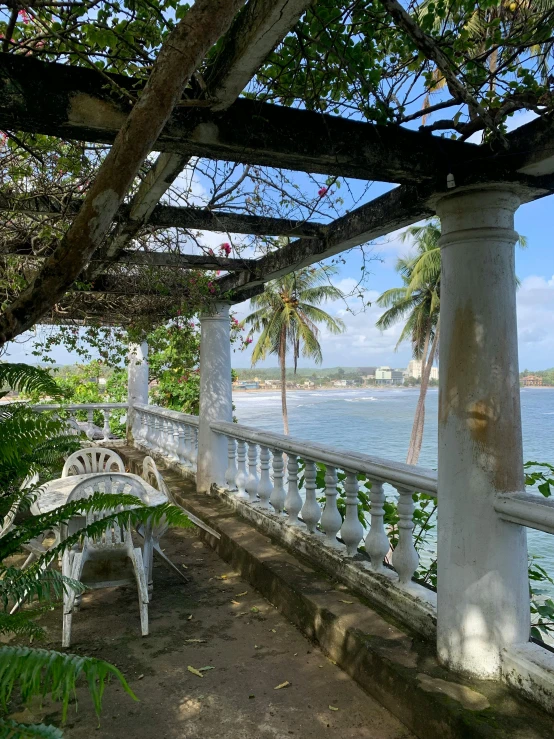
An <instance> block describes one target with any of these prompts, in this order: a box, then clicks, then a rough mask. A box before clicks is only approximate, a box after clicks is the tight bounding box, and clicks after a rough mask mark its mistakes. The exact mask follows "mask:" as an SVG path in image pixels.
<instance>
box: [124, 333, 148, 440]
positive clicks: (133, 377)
mask: <svg viewBox="0 0 554 739" xmlns="http://www.w3.org/2000/svg"><path fill="white" fill-rule="evenodd" d="M127 359H128V365H127V370H128V374H127V403H128V404H129V408H128V410H127V441H128V442H130V443H132V441H133V438H134V429H135V420H136V414H135V412H134V409H133V406H134V405H135V403H144V404H146V403H148V344H147V343H146V341H143V342H142V344H129V353H128V355H127Z"/></svg>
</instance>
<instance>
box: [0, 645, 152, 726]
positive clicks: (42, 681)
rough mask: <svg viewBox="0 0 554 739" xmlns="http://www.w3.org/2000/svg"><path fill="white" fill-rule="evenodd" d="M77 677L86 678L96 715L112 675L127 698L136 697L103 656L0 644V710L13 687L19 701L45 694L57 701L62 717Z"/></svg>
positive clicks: (4, 707) (10, 694) (64, 716)
mask: <svg viewBox="0 0 554 739" xmlns="http://www.w3.org/2000/svg"><path fill="white" fill-rule="evenodd" d="M80 677H84V678H85V679H86V681H87V682H88V686H89V692H90V695H91V697H92V702H93V704H94V709H95V711H96V713H97V715H99V714H100V711H101V705H102V695H103V693H104V689H105V686H106V684H107V683H108V682H109V681H110V679H112V678H116V679H117V680H118V681H119V683H120V685H121V687H122V688H123V690H124V691H125V692H126V693H127V694H128V695H130V696H131V698H133V699H134V700H138V699H137V697H136V696H135V694H134V693H133V691H132V690H131V688H130V687H129V685H128V684H127V681H126V680H125V678H124V677H123V675H122V674H121V672H120V671H119V670H118V669H117V667H114V665H110V664H109V663H108V662H104V661H103V660H100V659H95V658H94V657H82V656H79V655H76V654H62V653H60V652H55V651H50V650H46V649H31V648H29V647H12V646H4V647H0V706H1V707H2V708H3V709H4V710H6V708H7V705H8V703H9V701H10V698H11V696H12V694H13V691H14V689H16V688H17V689H18V691H19V694H20V696H21V699H22V701H23V702H26V701H28V700H29V699H30V698H32V697H33V696H43V697H44V696H47V695H50V696H51V698H52V700H54V701H59V702H61V704H62V719H63V720H64V721H65V718H66V716H67V707H68V705H69V701H70V699H71V698H72V697H73V695H74V693H75V689H76V686H77V681H78V679H79V678H80Z"/></svg>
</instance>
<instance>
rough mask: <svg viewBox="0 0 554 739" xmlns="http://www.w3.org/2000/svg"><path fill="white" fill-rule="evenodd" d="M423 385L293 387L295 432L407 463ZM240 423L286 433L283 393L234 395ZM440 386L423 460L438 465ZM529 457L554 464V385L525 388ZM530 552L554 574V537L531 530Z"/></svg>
mask: <svg viewBox="0 0 554 739" xmlns="http://www.w3.org/2000/svg"><path fill="white" fill-rule="evenodd" d="M418 392H419V391H418V389H417V388H416V389H409V388H391V389H390V390H388V389H387V390H373V391H372V389H371V388H364V389H356V390H348V389H346V390H336V391H335V390H322V391H290V392H289V393H287V401H288V410H289V425H290V434H291V436H294V437H296V438H299V439H303V440H306V441H313V442H318V443H320V444H326V445H329V446H332V447H335V448H340V449H345V450H348V449H351V450H353V451H358V452H364V453H366V454H371V455H374V456H377V457H386V458H387V459H391V460H395V461H398V462H404V461H405V459H406V453H407V450H408V444H409V441H410V433H411V429H412V422H413V418H414V412H415V407H416V404H417V398H418ZM233 402H234V404H235V408H236V410H235V415H236V417H237V420H238V422H239V423H242V424H244V425H246V426H256V427H258V428H262V429H265V430H266V431H275V432H277V433H282V432H283V423H282V419H281V396H280V394H279V392H267V393H266V392H252V393H247V392H239V393H235V394H234V395H233ZM437 406H438V390H437V389H436V388H430V389H429V392H428V395H427V402H426V418H425V433H424V438H423V446H422V449H421V455H420V458H419V464H420V465H423V466H425V467H431V468H433V469H436V467H437ZM521 414H522V426H523V454H524V460H525V461H527V460H534V461H538V462H550V463H551V464H553V463H554V388H523V389H522V391H521ZM528 543H529V552H530V553H532V554H534V555H538V556H540V557H541V558H542V561H541V562H540V564H541V565H542V566H543V567H544V568H545V569H546V570H547V572H548V573H549V574H550V576H551V577H553V578H554V536H550V535H548V534H544V533H542V532H539V531H532V530H531V529H528Z"/></svg>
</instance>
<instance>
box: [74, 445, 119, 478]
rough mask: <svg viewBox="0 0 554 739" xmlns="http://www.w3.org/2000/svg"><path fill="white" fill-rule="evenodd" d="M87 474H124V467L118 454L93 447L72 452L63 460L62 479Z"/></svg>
mask: <svg viewBox="0 0 554 739" xmlns="http://www.w3.org/2000/svg"><path fill="white" fill-rule="evenodd" d="M114 467H115V469H112V468H114ZM89 472H125V465H124V464H123V460H122V459H121V457H120V456H119V454H116V453H115V452H114V451H112V450H111V449H104V448H103V447H98V446H93V447H88V448H87V449H79V450H78V451H76V452H73V454H71V455H70V456H69V457H68V458H67V459H66V460H65V464H64V466H63V470H62V477H69V476H70V475H84V474H86V473H89Z"/></svg>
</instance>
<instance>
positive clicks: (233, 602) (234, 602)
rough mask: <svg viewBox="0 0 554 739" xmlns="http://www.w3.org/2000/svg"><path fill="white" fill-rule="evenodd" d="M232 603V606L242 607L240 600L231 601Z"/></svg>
mask: <svg viewBox="0 0 554 739" xmlns="http://www.w3.org/2000/svg"><path fill="white" fill-rule="evenodd" d="M231 603H232V604H233V605H234V606H240V603H239V602H238V600H232V601H231Z"/></svg>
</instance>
